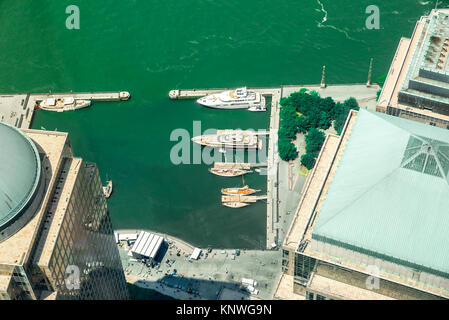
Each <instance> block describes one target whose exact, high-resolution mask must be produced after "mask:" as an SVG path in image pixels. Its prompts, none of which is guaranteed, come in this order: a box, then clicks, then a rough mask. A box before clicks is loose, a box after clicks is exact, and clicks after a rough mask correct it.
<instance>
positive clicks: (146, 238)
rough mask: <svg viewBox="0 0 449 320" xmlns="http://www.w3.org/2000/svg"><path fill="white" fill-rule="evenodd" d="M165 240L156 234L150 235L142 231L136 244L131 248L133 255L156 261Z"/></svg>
mask: <svg viewBox="0 0 449 320" xmlns="http://www.w3.org/2000/svg"><path fill="white" fill-rule="evenodd" d="M163 241H164V238H163V237H161V236H158V235H156V234H154V233H149V232H145V231H141V232H140V233H139V236H138V237H137V240H136V242H134V245H133V247H132V248H131V253H132V255H133V256H135V257H138V258H141V257H146V258H150V259H154V257H156V255H157V253H158V251H159V249H160V247H161V245H162V243H163Z"/></svg>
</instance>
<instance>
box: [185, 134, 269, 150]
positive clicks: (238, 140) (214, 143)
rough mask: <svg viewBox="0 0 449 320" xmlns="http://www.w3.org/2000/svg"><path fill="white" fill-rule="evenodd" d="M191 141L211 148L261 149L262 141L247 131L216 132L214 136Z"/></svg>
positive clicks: (196, 138) (204, 136)
mask: <svg viewBox="0 0 449 320" xmlns="http://www.w3.org/2000/svg"><path fill="white" fill-rule="evenodd" d="M192 141H193V142H195V143H198V144H201V145H203V146H208V147H213V148H225V149H226V148H231V149H262V140H259V138H258V136H257V134H256V133H255V132H254V131H249V130H246V131H243V130H218V131H217V133H216V134H207V135H202V136H196V137H193V138H192Z"/></svg>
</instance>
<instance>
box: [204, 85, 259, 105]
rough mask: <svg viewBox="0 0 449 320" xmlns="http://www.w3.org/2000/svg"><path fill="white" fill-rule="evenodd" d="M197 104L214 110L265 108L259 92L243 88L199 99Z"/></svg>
mask: <svg viewBox="0 0 449 320" xmlns="http://www.w3.org/2000/svg"><path fill="white" fill-rule="evenodd" d="M196 102H197V103H199V104H201V105H203V106H206V107H209V108H216V109H248V108H252V107H257V106H259V107H261V108H262V107H265V98H264V96H263V95H261V94H260V93H259V92H255V91H252V90H248V89H246V87H243V88H237V89H235V90H228V91H223V92H221V93H215V94H211V95H208V96H205V97H203V98H199V99H198V100H197V101H196Z"/></svg>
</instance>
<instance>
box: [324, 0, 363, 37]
mask: <svg viewBox="0 0 449 320" xmlns="http://www.w3.org/2000/svg"><path fill="white" fill-rule="evenodd" d="M317 3H318V4H319V5H320V6H321V9H320V11H321V12H322V13H324V17H323V19H321V22H319V21H318V24H317V26H318V28H331V29H334V30H336V31H338V32H341V33H343V34H344V35H345V36H346V39H348V40H353V41H359V42H363V41H361V40H358V39H355V38H353V37H351V36H350V35H349V33H348V32H347V31H346V30H343V29H340V28H337V27H336V26H333V25H328V24H326V25H325V24H324V23H325V22H326V21H327V11H326V9H325V8H324V5H323V3H321V1H320V0H317Z"/></svg>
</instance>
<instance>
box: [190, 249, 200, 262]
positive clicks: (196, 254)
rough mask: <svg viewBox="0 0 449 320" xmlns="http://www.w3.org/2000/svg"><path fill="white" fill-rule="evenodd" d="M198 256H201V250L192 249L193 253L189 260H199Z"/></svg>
mask: <svg viewBox="0 0 449 320" xmlns="http://www.w3.org/2000/svg"><path fill="white" fill-rule="evenodd" d="M200 254H201V249H199V248H195V249H193V252H192V255H191V256H190V259H193V260H197V259H198V258H199V256H200Z"/></svg>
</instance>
